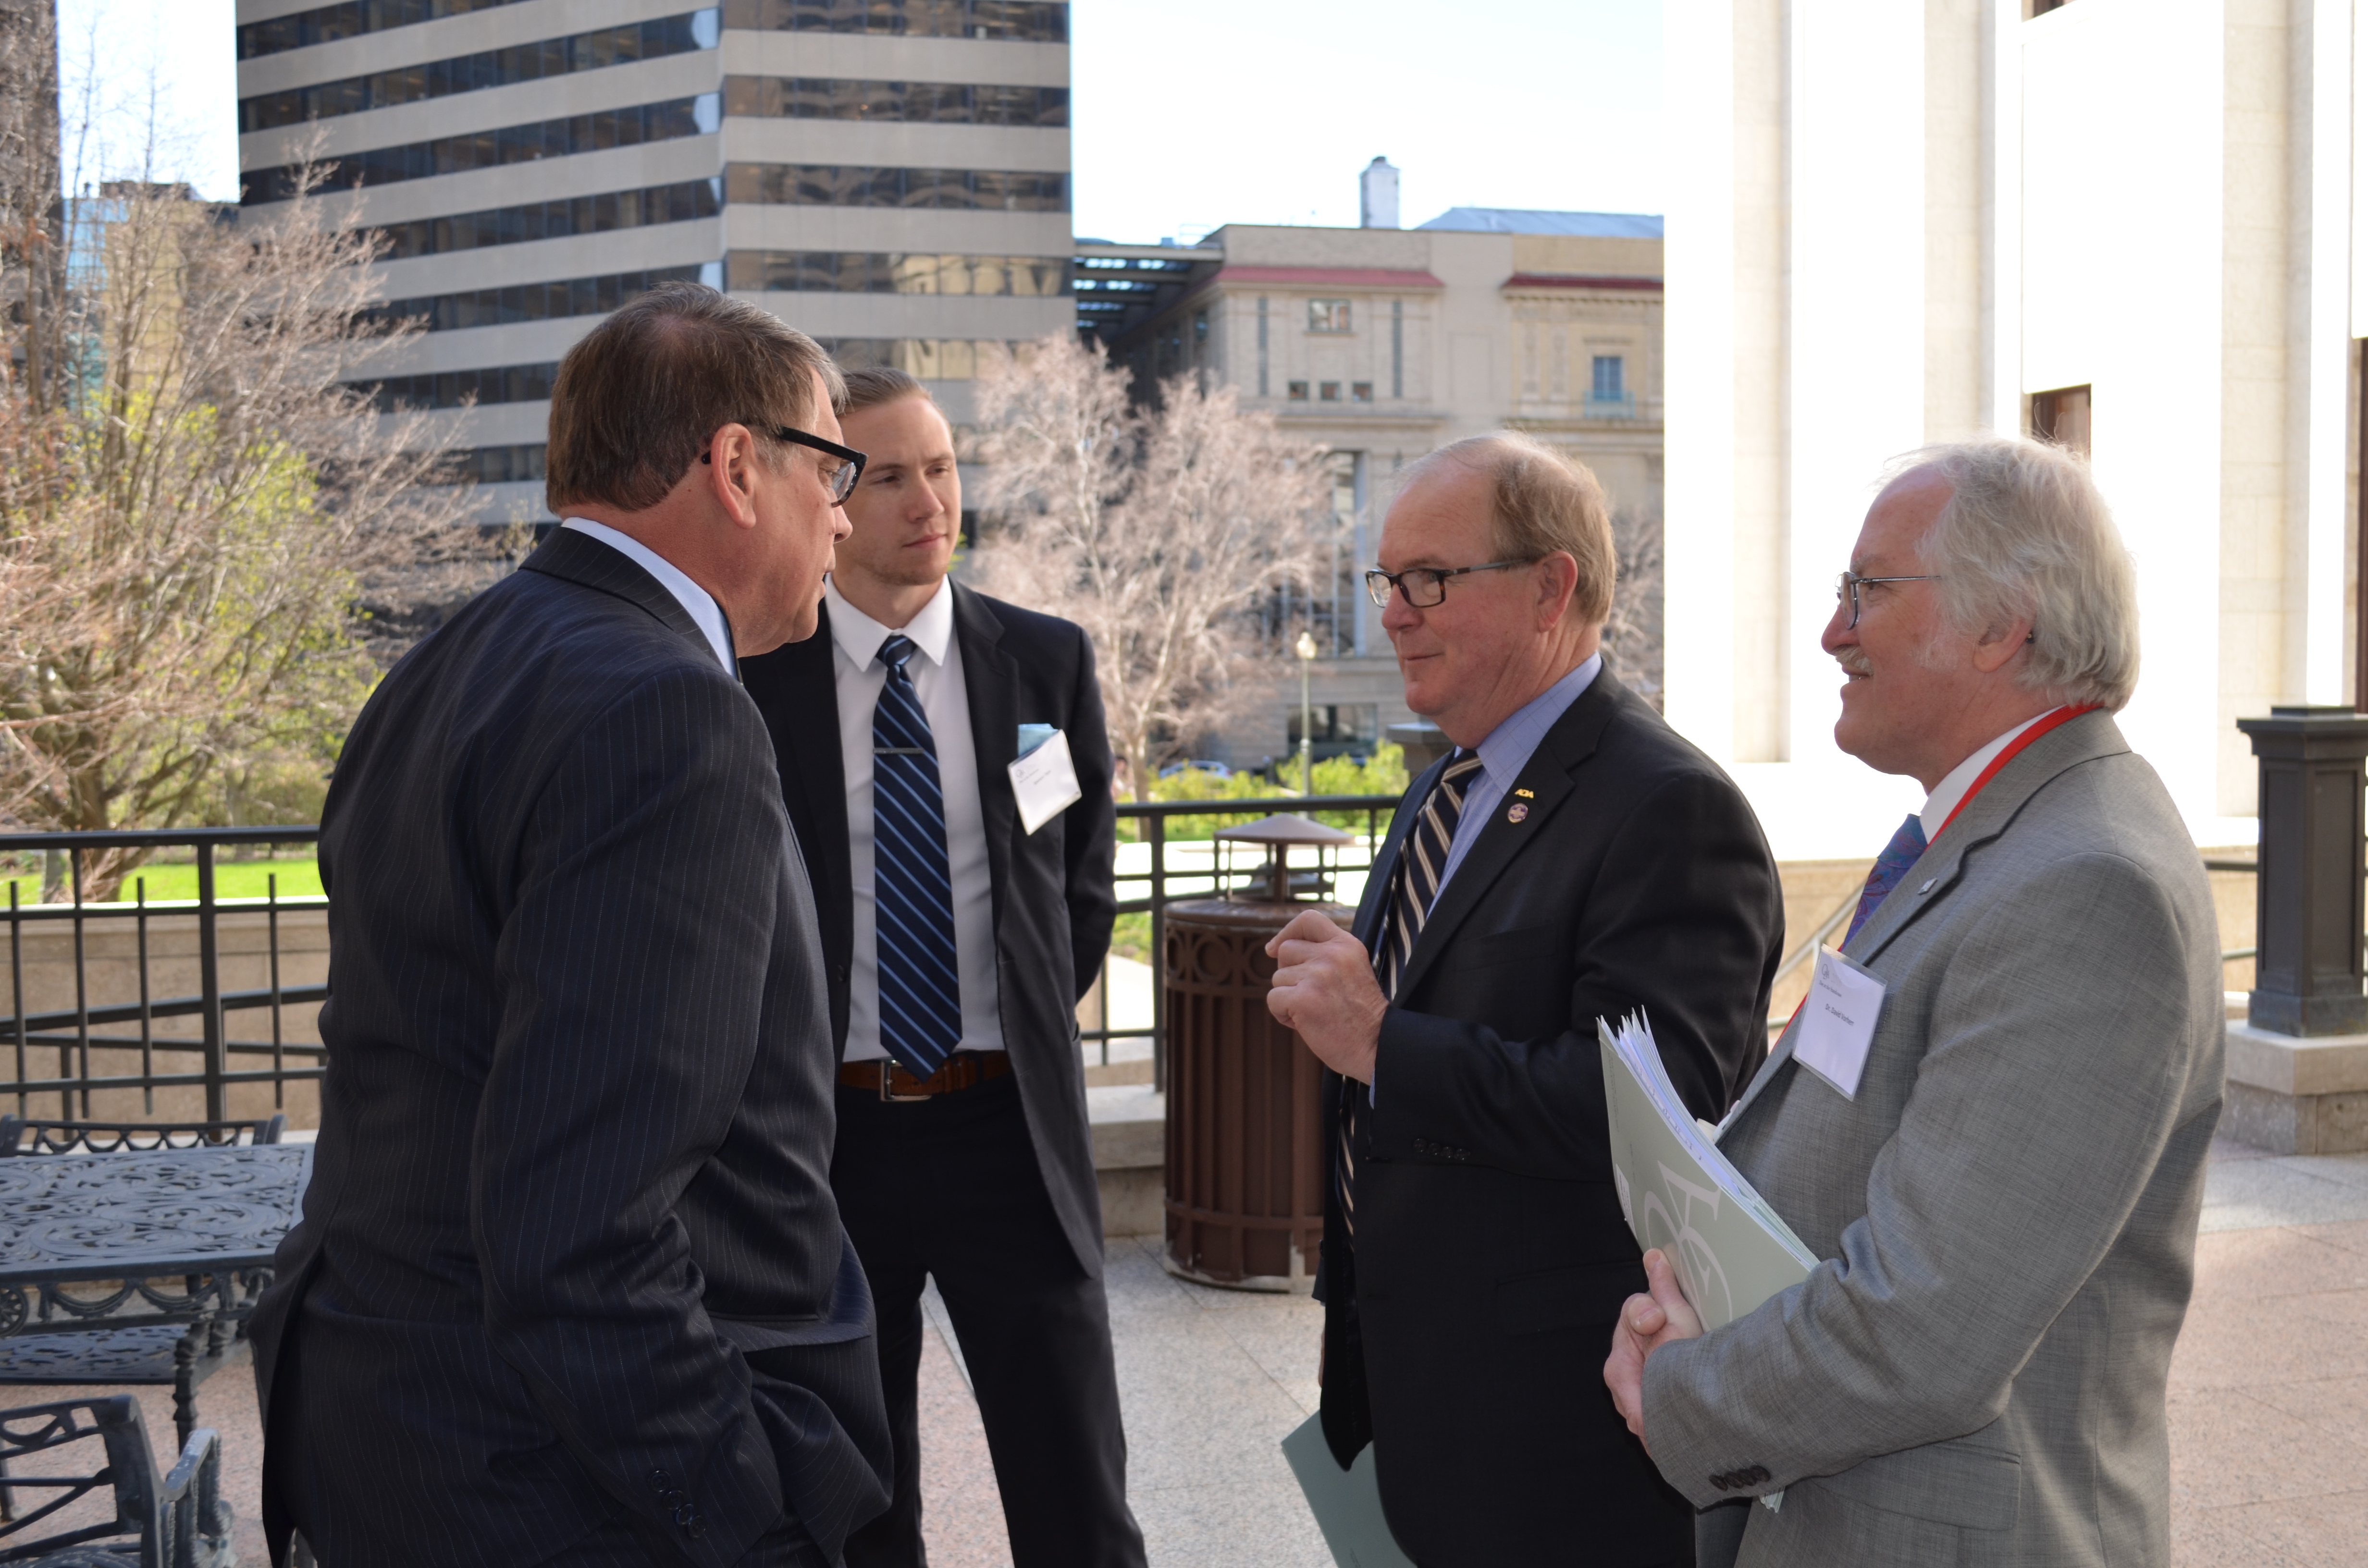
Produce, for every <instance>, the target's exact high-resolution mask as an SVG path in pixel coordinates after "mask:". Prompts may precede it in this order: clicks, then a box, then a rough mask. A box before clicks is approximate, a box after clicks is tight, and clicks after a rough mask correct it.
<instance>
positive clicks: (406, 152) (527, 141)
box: [239, 93, 720, 207]
mask: <svg viewBox="0 0 2368 1568" xmlns="http://www.w3.org/2000/svg"><path fill="white" fill-rule="evenodd" d="M716 106H717V98H716V96H715V95H714V94H713V93H704V94H701V95H700V97H695V98H676V99H674V100H673V101H672V102H669V103H662V104H643V105H642V106H640V107H639V108H616V109H601V110H600V111H598V113H595V114H578V115H571V116H570V117H568V118H567V119H544V120H537V121H534V122H533V123H531V124H528V125H508V126H504V127H503V128H502V129H500V130H499V131H474V132H472V133H471V134H469V135H466V136H442V137H438V138H437V139H436V140H435V141H433V142H406V143H404V145H402V146H400V147H374V148H370V149H369V150H367V151H364V152H359V153H339V154H338V155H337V156H336V157H335V158H334V159H327V160H324V162H323V164H322V165H321V166H322V167H323V168H324V169H326V170H327V171H328V178H327V180H326V181H324V184H323V187H322V188H324V190H331V191H337V190H345V189H347V188H348V187H353V186H363V185H393V184H394V183H395V182H396V181H398V180H407V179H426V178H427V177H428V176H431V175H455V174H463V173H466V172H467V171H468V170H471V169H490V168H494V167H496V166H498V165H503V164H521V163H534V162H539V161H540V160H541V159H544V158H562V157H566V156H567V155H569V154H570V153H604V152H607V151H608V150H609V148H612V147H633V146H639V145H640V144H642V143H643V142H666V141H672V140H673V139H675V138H677V137H681V136H705V135H709V134H711V133H712V132H713V131H714V130H715V129H716V127H717V125H718V124H719V123H720V121H719V120H718V119H717V118H716V116H717V107H716ZM302 170H303V165H300V164H287V165H281V166H279V167H278V168H268V169H246V170H244V171H242V172H241V173H240V175H239V179H240V181H241V182H242V183H243V184H244V185H245V191H244V193H243V194H241V196H240V197H239V200H240V202H241V203H242V204H244V205H245V206H248V207H256V206H260V205H262V204H264V203H267V202H272V201H286V200H288V199H290V197H293V196H294V195H295V194H296V181H297V177H298V176H299V175H300V174H302Z"/></svg>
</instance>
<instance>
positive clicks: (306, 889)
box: [0, 855, 321, 903]
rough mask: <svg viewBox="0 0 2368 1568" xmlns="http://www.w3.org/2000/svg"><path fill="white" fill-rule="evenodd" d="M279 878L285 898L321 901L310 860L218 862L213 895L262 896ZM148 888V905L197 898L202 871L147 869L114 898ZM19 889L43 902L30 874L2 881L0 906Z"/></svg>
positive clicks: (126, 898) (25, 897)
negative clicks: (199, 872)
mask: <svg viewBox="0 0 2368 1568" xmlns="http://www.w3.org/2000/svg"><path fill="white" fill-rule="evenodd" d="M274 877H277V878H279V896H280V897H282V898H317V897H319V896H320V893H321V868H320V866H319V865H318V864H317V863H316V862H315V861H314V860H313V858H312V857H311V856H309V855H308V856H306V857H305V858H302V859H301V860H299V859H292V858H291V859H285V860H217V861H215V862H214V896H215V897H216V898H262V897H264V896H265V895H266V894H267V893H268V892H269V891H270V885H271V883H270V879H272V878H274ZM142 882H145V883H146V884H147V886H148V902H149V903H174V902H176V901H186V900H194V899H195V898H196V897H197V896H198V868H197V866H196V864H195V863H194V862H188V861H184V862H181V863H178V864H172V865H154V864H151V865H146V866H142V867H140V868H139V869H136V870H134V871H133V872H132V873H131V875H130V876H128V877H126V878H124V879H123V886H122V888H121V890H120V891H119V892H117V894H116V896H117V897H118V898H120V900H122V901H123V902H124V903H131V902H133V901H134V900H135V899H136V898H138V896H139V894H138V892H136V891H135V889H136V887H137V885H138V884H139V883H142ZM12 886H13V887H14V888H15V889H16V890H17V898H18V899H19V900H20V901H21V902H23V903H40V898H41V877H40V872H38V871H36V872H33V873H32V874H30V875H28V876H19V877H13V878H9V877H0V902H5V901H6V899H7V897H8V892H7V890H8V888H10V887H12Z"/></svg>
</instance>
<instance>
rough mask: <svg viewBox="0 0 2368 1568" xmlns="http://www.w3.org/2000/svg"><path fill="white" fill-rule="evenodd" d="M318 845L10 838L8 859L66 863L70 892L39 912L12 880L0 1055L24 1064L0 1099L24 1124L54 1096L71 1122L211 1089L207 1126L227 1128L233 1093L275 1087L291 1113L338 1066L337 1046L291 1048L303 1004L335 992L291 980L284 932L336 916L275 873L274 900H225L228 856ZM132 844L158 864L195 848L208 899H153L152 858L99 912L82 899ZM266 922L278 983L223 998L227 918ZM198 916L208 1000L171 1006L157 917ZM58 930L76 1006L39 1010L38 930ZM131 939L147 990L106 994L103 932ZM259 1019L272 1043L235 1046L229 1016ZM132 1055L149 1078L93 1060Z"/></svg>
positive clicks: (176, 1001)
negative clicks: (94, 955) (296, 1096)
mask: <svg viewBox="0 0 2368 1568" xmlns="http://www.w3.org/2000/svg"><path fill="white" fill-rule="evenodd" d="M319 838H320V829H318V828H317V827H233V828H197V829H185V830H177V831H176V830H163V831H145V830H133V831H122V832H113V833H12V834H6V835H0V855H6V856H7V857H9V858H16V859H21V858H23V857H24V856H26V855H27V854H28V853H31V852H50V853H55V854H60V855H63V857H64V858H65V877H64V882H65V889H64V891H65V892H67V894H68V899H67V901H66V902H64V903H38V902H30V903H28V902H27V900H26V898H25V896H24V888H23V885H22V883H23V879H22V878H21V877H19V876H17V875H16V874H13V873H12V874H10V876H9V879H8V891H7V900H6V904H7V907H6V913H5V916H0V918H5V919H6V924H7V928H8V982H9V990H8V995H7V1002H8V1006H9V1010H8V1013H7V1014H6V1015H5V1016H0V1051H6V1052H7V1053H8V1054H7V1057H6V1061H7V1062H8V1064H9V1065H11V1066H12V1067H13V1068H14V1074H15V1075H14V1077H13V1078H11V1079H6V1080H0V1097H6V1096H15V1099H16V1108H17V1114H18V1115H20V1116H24V1115H29V1114H31V1113H32V1111H33V1106H32V1100H33V1097H34V1096H37V1095H41V1096H46V1095H51V1094H54V1095H56V1096H58V1097H57V1102H56V1103H57V1109H58V1113H59V1115H60V1116H61V1117H63V1118H65V1119H74V1118H75V1117H76V1115H77V1111H78V1114H79V1115H80V1117H81V1118H82V1119H88V1118H89V1117H90V1116H91V1114H92V1103H91V1101H92V1096H94V1095H97V1094H98V1093H101V1092H103V1091H109V1090H118V1089H138V1090H140V1091H142V1104H143V1106H144V1107H145V1108H146V1109H147V1111H148V1112H150V1113H152V1114H153V1113H154V1110H155V1108H156V1091H157V1090H158V1089H167V1088H179V1087H188V1086H197V1087H201V1088H202V1089H203V1090H204V1091H205V1111H206V1116H205V1119H207V1120H209V1121H222V1120H225V1119H228V1117H229V1115H230V1110H229V1099H230V1086H231V1085H233V1084H262V1083H268V1084H269V1085H272V1104H273V1105H274V1106H275V1107H280V1106H284V1105H285V1104H286V1102H287V1090H288V1085H289V1084H290V1083H293V1082H297V1081H301V1080H303V1079H307V1078H318V1077H320V1076H321V1075H322V1074H324V1072H325V1071H326V1067H325V1065H324V1062H325V1059H326V1056H327V1052H326V1051H325V1050H324V1048H323V1047H321V1046H318V1045H313V1044H306V1043H302V1042H298V1041H293V1040H289V1039H288V1027H287V1017H286V1013H287V1009H288V1008H290V1007H291V1006H303V1005H306V1004H310V1003H314V1002H319V1001H322V1000H324V999H325V998H326V997H327V995H328V987H327V986H326V985H286V984H283V983H281V978H280V975H281V966H280V940H279V938H280V931H279V925H280V917H281V916H282V915H287V914H290V913H295V912H300V911H311V910H320V909H325V908H327V907H328V901H327V900H326V899H324V898H320V897H305V896H298V897H283V896H282V895H281V894H280V892H279V881H278V877H277V875H276V873H266V876H267V879H268V881H267V882H266V888H267V892H266V895H265V896H264V897H262V898H242V899H223V898H222V897H219V896H218V895H217V892H216V881H217V876H216V872H217V868H218V865H219V863H220V852H221V851H222V850H224V849H228V848H233V847H239V846H283V845H309V844H313V843H316V842H317V841H318V840H319ZM127 849H142V850H145V851H147V852H148V853H149V854H150V855H152V856H154V855H157V854H163V855H177V854H179V853H180V852H183V851H188V852H190V853H191V855H192V856H193V858H194V859H195V861H196V872H197V888H196V892H197V896H196V898H194V899H178V900H170V901H165V900H151V899H150V898H149V897H148V896H147V888H146V881H147V879H148V878H149V877H151V876H154V875H157V874H158V873H159V872H160V871H161V870H162V869H165V864H167V863H150V864H143V865H142V866H139V867H136V868H134V869H132V870H131V871H129V872H127V873H126V874H125V876H124V879H123V885H122V887H121V888H120V889H119V890H117V891H118V893H119V897H118V898H117V899H116V900H114V901H110V902H108V903H96V902H93V901H90V900H88V899H85V896H84V893H85V888H86V886H87V885H88V872H89V869H90V868H91V866H92V863H93V861H94V859H95V858H98V857H101V856H108V857H114V856H120V854H121V853H122V852H123V851H125V850H127ZM127 900H128V901H127ZM256 914H260V915H263V916H264V936H265V947H264V954H263V956H264V958H265V960H266V965H265V972H266V973H267V974H268V984H265V985H263V986H260V987H253V988H249V989H245V990H237V991H225V990H223V989H222V916H223V915H256ZM192 916H193V917H194V919H195V926H196V931H195V935H196V937H197V942H196V948H197V951H196V955H195V956H196V960H197V970H198V989H197V994H195V995H175V996H162V997H160V996H158V995H157V994H155V991H156V986H155V971H156V959H157V955H156V954H155V953H154V951H153V949H152V942H151V938H152V937H153V936H154V935H155V934H156V926H157V924H158V922H160V921H174V920H177V919H181V918H188V917H192ZM53 926H70V927H71V929H72V938H71V947H72V956H71V960H70V961H71V967H72V971H73V983H74V1006H71V1007H62V1006H51V1007H49V1008H47V1009H45V1010H44V1011H41V1012H28V1011H27V1010H26V993H27V982H28V961H27V958H26V952H25V949H26V939H27V933H28V931H30V932H34V933H40V932H42V931H45V930H47V929H48V928H51V927H53ZM121 932H128V933H130V934H131V937H132V941H131V963H132V967H133V969H134V971H135V973H136V984H133V985H130V986H127V987H125V988H124V989H125V990H126V991H127V993H131V992H136V994H125V995H122V996H110V997H98V996H94V995H92V994H91V992H92V984H91V954H90V947H91V939H92V938H93V937H95V936H98V935H101V934H108V933H121ZM185 961H186V960H185ZM36 964H37V965H38V967H40V968H41V969H44V970H48V971H51V972H54V971H55V968H56V965H55V964H54V963H48V964H43V963H40V960H38V959H37V960H36ZM254 1012H267V1013H268V1014H269V1015H270V1038H269V1039H268V1040H233V1038H231V1034H230V1029H229V1019H230V1017H231V1016H232V1015H233V1014H245V1013H254ZM188 1017H194V1018H196V1019H197V1020H198V1030H197V1033H196V1035H195V1036H187V1035H178V1034H167V1035H161V1036H160V1035H159V1034H158V1033H157V1032H156V1025H157V1023H158V1022H159V1021H160V1020H165V1019H174V1018H188ZM124 1026H133V1028H136V1032H131V1031H130V1030H126V1029H125V1028H124ZM50 1051H56V1053H57V1056H56V1071H55V1072H54V1073H53V1074H52V1073H49V1072H47V1071H46V1069H47V1067H48V1062H46V1061H45V1060H43V1058H44V1057H46V1055H47V1053H48V1052H50ZM94 1051H104V1052H121V1051H138V1052H139V1053H140V1058H139V1060H140V1070H139V1071H138V1072H137V1073H121V1072H105V1073H102V1072H97V1071H94V1068H93V1064H92V1060H91V1058H92V1053H93V1052H94ZM176 1053H177V1054H188V1055H195V1056H196V1057H197V1058H198V1062H199V1066H198V1069H197V1070H196V1071H194V1072H189V1071H177V1072H159V1071H158V1070H157V1063H156V1058H157V1057H158V1055H160V1054H176ZM258 1057H268V1058H269V1059H270V1065H268V1066H233V1065H232V1063H233V1061H241V1062H254V1061H255V1060H256V1058H258ZM77 1102H78V1108H77ZM44 1109H46V1108H44Z"/></svg>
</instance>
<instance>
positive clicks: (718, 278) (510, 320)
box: [368, 261, 723, 332]
mask: <svg viewBox="0 0 2368 1568" xmlns="http://www.w3.org/2000/svg"><path fill="white" fill-rule="evenodd" d="M661 283H705V284H709V285H711V286H712V287H715V288H722V287H723V263H722V262H720V261H710V262H691V263H689V264H688V265H686V266H682V267H655V268H652V269H650V270H648V271H644V272H611V273H608V274H605V275H603V276H601V277H598V278H566V279H564V280H561V281H557V282H550V283H513V284H511V285H510V286H509V287H507V288H506V289H472V290H466V291H464V292H461V293H458V294H428V295H423V296H421V297H420V298H418V299H416V300H394V301H389V302H387V303H385V304H382V305H376V306H373V307H371V309H370V311H369V312H368V316H369V318H370V319H371V320H373V321H403V320H406V319H412V318H416V319H417V320H418V322H419V323H420V324H421V325H422V326H424V327H426V328H427V330H428V331H429V332H454V331H461V330H464V329H466V328H469V327H472V326H511V325H515V324H518V323H519V322H523V321H552V320H556V319H559V318H561V317H564V316H595V315H603V314H606V313H607V312H610V311H613V310H615V309H616V308H617V307H618V306H619V305H621V304H623V303H624V302H625V301H628V300H630V299H632V297H633V296H634V295H636V294H639V293H642V292H643V291H644V290H650V289H655V288H656V287H657V286H658V285H659V284H661Z"/></svg>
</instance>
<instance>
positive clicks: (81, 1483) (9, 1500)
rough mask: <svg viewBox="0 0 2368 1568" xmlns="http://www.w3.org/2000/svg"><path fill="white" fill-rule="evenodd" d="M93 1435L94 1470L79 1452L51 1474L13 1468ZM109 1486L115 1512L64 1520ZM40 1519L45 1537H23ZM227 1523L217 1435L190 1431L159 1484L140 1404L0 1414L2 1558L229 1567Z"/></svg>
mask: <svg viewBox="0 0 2368 1568" xmlns="http://www.w3.org/2000/svg"><path fill="white" fill-rule="evenodd" d="M91 1438H97V1440H98V1442H99V1443H100V1444H101V1445H103V1446H104V1449H105V1453H104V1455H103V1457H104V1459H105V1460H106V1462H105V1463H104V1464H100V1465H97V1467H96V1468H94V1467H93V1465H92V1463H91V1461H92V1460H95V1459H97V1458H100V1457H102V1456H100V1455H96V1454H92V1453H90V1450H88V1449H84V1450H83V1451H82V1453H80V1454H77V1455H75V1456H74V1458H73V1460H72V1461H71V1463H70V1465H69V1466H68V1467H67V1468H66V1469H64V1470H63V1471H57V1472H53V1473H34V1474H28V1473H26V1472H25V1471H23V1470H22V1469H21V1468H18V1469H15V1470H12V1469H11V1466H10V1462H9V1461H11V1460H17V1461H20V1463H21V1461H23V1460H28V1459H29V1458H30V1457H31V1456H33V1455H36V1454H47V1453H51V1452H52V1451H54V1450H57V1449H63V1448H65V1447H66V1446H67V1445H69V1444H73V1443H78V1442H85V1441H87V1440H88V1439H91ZM43 1463H44V1466H45V1467H46V1466H47V1465H49V1464H51V1463H54V1461H43ZM110 1488H111V1489H112V1491H113V1494H114V1503H115V1514H114V1517H113V1518H111V1519H104V1520H101V1521H99V1522H97V1523H86V1524H80V1525H76V1524H74V1523H72V1522H71V1521H72V1519H73V1518H74V1517H75V1515H74V1514H71V1513H69V1512H68V1510H70V1509H72V1507H73V1505H74V1504H75V1503H76V1502H78V1501H80V1500H81V1499H82V1498H84V1497H87V1496H90V1495H92V1494H101V1495H104V1494H106V1493H107V1491H108V1489H110ZM28 1494H29V1495H28ZM20 1502H21V1503H23V1504H28V1505H30V1506H20ZM61 1516H63V1517H61ZM45 1520H55V1521H56V1523H55V1525H54V1527H53V1528H52V1531H51V1533H47V1534H43V1535H39V1536H35V1535H31V1534H29V1533H28V1532H29V1531H31V1530H32V1529H34V1528H36V1527H38V1526H40V1525H41V1524H42V1523H43V1522H44V1521H45ZM233 1523H234V1520H233V1516H232V1514H231V1510H230V1506H229V1505H227V1504H226V1503H224V1502H223V1501H222V1438H221V1437H220V1436H219V1435H218V1434H216V1433H214V1432H212V1431H201V1432H194V1433H191V1434H190V1436H189V1440H188V1444H187V1445H185V1446H184V1447H183V1448H182V1449H181V1458H180V1461H179V1462H178V1463H176V1465H174V1466H173V1469H172V1472H171V1473H170V1474H168V1475H165V1477H163V1478H162V1479H161V1480H160V1479H158V1477H157V1474H156V1459H155V1455H154V1453H153V1452H152V1451H151V1450H150V1449H149V1447H148V1428H147V1426H145V1425H144V1424H142V1421H141V1419H140V1404H139V1402H138V1401H136V1400H133V1399H131V1398H130V1397H129V1396H127V1395H123V1394H117V1395H114V1396H113V1397H111V1398H107V1399H75V1400H65V1401H63V1402H61V1403H56V1404H29V1405H26V1406H23V1407H22V1408H19V1409H16V1410H0V1563H10V1564H26V1565H32V1564H39V1565H40V1568H226V1565H228V1564H231V1563H233V1562H237V1560H238V1558H237V1553H236V1551H234V1550H233V1546H232V1543H231V1530H232V1527H233ZM125 1537H129V1538H130V1539H129V1540H125V1539H123V1538H125Z"/></svg>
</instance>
